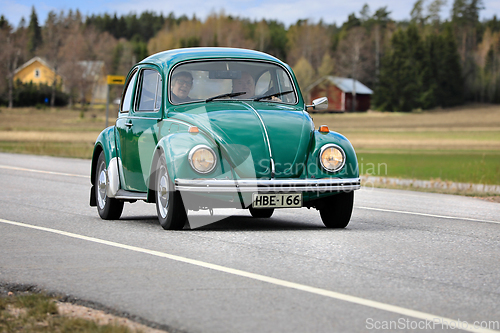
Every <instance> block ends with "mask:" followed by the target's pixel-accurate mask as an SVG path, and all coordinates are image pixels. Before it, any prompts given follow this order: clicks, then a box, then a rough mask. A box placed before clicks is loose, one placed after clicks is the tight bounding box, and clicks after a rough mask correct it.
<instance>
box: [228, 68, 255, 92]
mask: <svg viewBox="0 0 500 333" xmlns="http://www.w3.org/2000/svg"><path fill="white" fill-rule="evenodd" d="M243 91H245V92H246V93H245V94H244V95H240V96H237V97H236V98H250V97H253V96H255V80H254V79H253V77H252V75H250V74H249V73H248V72H241V78H239V79H233V92H243Z"/></svg>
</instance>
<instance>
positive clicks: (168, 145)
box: [148, 132, 232, 201]
mask: <svg viewBox="0 0 500 333" xmlns="http://www.w3.org/2000/svg"><path fill="white" fill-rule="evenodd" d="M200 144H203V145H206V146H208V147H210V148H212V149H213V150H214V152H215V153H216V155H217V156H216V160H217V165H216V167H215V169H214V170H213V171H211V172H210V173H208V174H199V173H197V172H196V171H194V170H193V168H192V167H191V165H190V163H189V160H188V154H189V152H190V151H191V149H192V148H194V147H195V146H197V145H200ZM161 153H163V155H164V157H165V162H166V164H167V170H168V175H169V177H170V178H171V179H172V181H175V179H177V178H183V179H197V178H225V177H228V178H232V175H231V168H230V166H229V165H228V163H227V162H226V161H225V159H223V158H221V152H220V150H219V147H218V146H217V145H216V144H215V143H214V142H213V141H212V140H210V139H208V138H207V137H206V136H205V135H203V134H201V133H197V134H192V133H188V132H182V133H173V134H170V135H167V136H165V137H163V138H162V139H161V140H160V141H159V142H158V145H157V146H156V150H155V154H154V156H153V159H152V161H151V171H150V173H149V175H150V179H149V191H148V201H152V200H154V199H153V196H152V194H153V190H154V183H153V182H154V179H153V178H154V177H152V176H153V175H154V174H155V170H156V164H157V161H158V158H159V156H160V154H161Z"/></svg>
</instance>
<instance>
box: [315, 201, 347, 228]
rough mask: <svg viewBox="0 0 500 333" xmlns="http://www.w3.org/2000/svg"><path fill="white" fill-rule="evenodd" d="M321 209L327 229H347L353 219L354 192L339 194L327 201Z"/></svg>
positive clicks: (322, 218) (320, 212)
mask: <svg viewBox="0 0 500 333" xmlns="http://www.w3.org/2000/svg"><path fill="white" fill-rule="evenodd" d="M323 200H326V201H325V204H324V205H323V206H322V207H321V208H320V209H319V214H320V215H321V220H322V221H323V224H324V225H325V226H326V227H327V228H337V229H340V228H345V227H347V225H348V224H349V220H350V219H351V214H352V208H353V205H354V192H347V193H339V194H337V195H332V196H331V197H328V198H326V199H323Z"/></svg>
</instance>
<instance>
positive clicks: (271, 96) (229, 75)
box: [168, 60, 297, 104]
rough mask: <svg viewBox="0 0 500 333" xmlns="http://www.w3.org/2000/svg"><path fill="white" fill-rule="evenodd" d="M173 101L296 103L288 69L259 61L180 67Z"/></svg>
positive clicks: (173, 84)
mask: <svg viewBox="0 0 500 333" xmlns="http://www.w3.org/2000/svg"><path fill="white" fill-rule="evenodd" d="M168 96H169V99H170V102H171V103H172V104H183V103H190V102H197V101H205V102H207V103H208V102H212V101H216V100H226V99H231V100H247V101H260V102H275V103H286V104H296V103H297V93H296V90H295V86H294V84H293V83H292V80H291V78H290V74H289V73H288V71H287V70H286V69H285V68H283V67H281V66H279V65H276V64H272V63H267V62H258V61H230V60H211V61H197V62H189V63H185V64H182V65H180V66H177V67H176V68H175V69H174V71H173V72H172V75H171V77H170V85H169V94H168Z"/></svg>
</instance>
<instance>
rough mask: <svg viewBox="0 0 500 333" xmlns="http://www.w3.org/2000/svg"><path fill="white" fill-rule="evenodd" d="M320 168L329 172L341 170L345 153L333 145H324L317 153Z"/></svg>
mask: <svg viewBox="0 0 500 333" xmlns="http://www.w3.org/2000/svg"><path fill="white" fill-rule="evenodd" d="M319 160H320V162H321V166H322V167H323V168H324V169H325V170H326V171H330V172H336V171H339V170H340V169H342V167H343V166H344V164H345V153H344V150H342V148H340V147H339V146H337V145H334V144H326V145H324V146H323V148H321V151H320V153H319Z"/></svg>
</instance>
